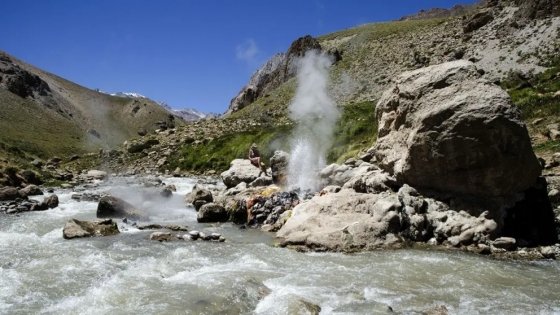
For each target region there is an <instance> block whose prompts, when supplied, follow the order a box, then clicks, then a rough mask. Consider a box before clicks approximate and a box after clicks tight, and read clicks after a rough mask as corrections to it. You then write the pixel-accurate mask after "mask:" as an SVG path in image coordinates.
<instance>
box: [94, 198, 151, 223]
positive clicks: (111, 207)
mask: <svg viewBox="0 0 560 315" xmlns="http://www.w3.org/2000/svg"><path fill="white" fill-rule="evenodd" d="M97 217H98V218H118V219H122V218H128V219H133V220H142V221H147V220H148V219H149V217H148V215H147V214H146V213H144V212H142V211H141V210H139V209H137V208H135V207H134V206H133V205H131V204H129V203H128V202H126V201H124V200H122V199H120V198H118V197H115V196H111V195H107V196H103V197H102V198H101V199H100V200H99V204H98V205H97Z"/></svg>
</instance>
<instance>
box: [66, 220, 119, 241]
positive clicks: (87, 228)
mask: <svg viewBox="0 0 560 315" xmlns="http://www.w3.org/2000/svg"><path fill="white" fill-rule="evenodd" d="M119 233H120V232H119V229H118V227H117V223H116V222H115V221H113V220H111V219H109V220H102V221H96V222H90V221H79V220H76V219H70V220H68V222H66V224H65V225H64V229H63V231H62V234H63V237H64V238H65V239H72V238H80V237H95V236H110V235H117V234H119Z"/></svg>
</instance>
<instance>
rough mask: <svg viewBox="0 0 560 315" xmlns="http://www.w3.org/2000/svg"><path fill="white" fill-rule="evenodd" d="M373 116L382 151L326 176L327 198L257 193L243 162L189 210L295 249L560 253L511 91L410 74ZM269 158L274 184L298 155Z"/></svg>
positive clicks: (444, 74)
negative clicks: (423, 247)
mask: <svg viewBox="0 0 560 315" xmlns="http://www.w3.org/2000/svg"><path fill="white" fill-rule="evenodd" d="M376 117H377V122H378V138H377V141H376V143H375V145H374V146H373V147H372V148H371V149H369V150H368V151H367V152H363V153H362V154H360V156H359V158H358V159H354V158H352V159H349V160H347V161H346V162H345V163H344V164H342V165H338V164H332V165H329V166H327V167H326V168H325V169H323V170H322V171H321V172H320V173H319V174H318V177H319V179H318V180H319V181H320V183H321V184H322V186H323V187H324V188H323V189H322V190H321V191H319V192H317V193H315V194H314V196H312V197H313V198H311V199H309V198H307V197H306V196H305V194H303V193H302V192H299V191H297V190H290V189H288V190H286V189H285V188H281V187H279V186H276V185H274V184H273V185H270V183H268V182H265V181H263V183H262V185H260V184H257V183H258V178H255V177H254V176H253V175H252V173H256V172H258V169H257V168H256V167H253V166H251V165H250V164H248V162H247V168H242V167H240V165H242V164H243V163H244V162H243V161H241V160H239V161H234V162H232V164H231V168H230V170H228V171H226V172H224V173H223V174H222V180H223V182H224V184H225V187H223V186H222V187H221V188H220V186H216V185H210V186H213V187H209V186H204V185H197V187H195V190H193V193H192V195H191V196H190V197H189V198H188V200H187V202H189V203H193V204H194V206H195V209H197V210H198V211H199V222H213V221H214V220H216V221H233V222H236V223H241V224H249V225H252V226H258V227H261V228H262V229H263V230H265V231H278V232H277V236H278V237H279V238H281V239H282V243H281V244H282V246H290V247H294V248H298V249H313V250H318V251H345V252H348V251H358V250H371V249H376V248H400V247H403V246H407V245H409V244H415V243H425V244H429V245H445V246H448V247H457V248H465V249H469V250H471V251H474V252H479V253H493V254H496V255H500V254H504V253H507V252H508V251H512V250H515V249H517V250H518V252H519V253H520V254H519V255H521V256H523V255H526V256H527V257H531V258H534V257H541V258H542V257H547V258H548V257H553V256H554V255H556V254H560V247H559V246H555V245H554V244H555V243H556V242H557V240H558V238H557V233H556V231H555V226H554V214H553V211H552V207H551V204H550V201H549V198H548V193H547V182H546V179H545V178H544V177H542V176H541V171H542V165H541V163H540V162H539V161H538V159H537V157H536V156H535V154H534V152H533V151H532V148H531V143H530V139H529V135H528V132H527V129H526V126H525V125H524V124H523V122H522V120H521V119H520V114H519V112H518V111H517V109H516V108H514V107H513V106H512V103H511V101H510V99H509V97H508V95H507V93H505V92H504V91H503V90H502V89H500V88H499V87H498V86H495V85H494V84H493V83H491V82H488V81H487V80H485V79H483V78H482V77H481V75H480V73H479V72H478V71H477V69H476V67H475V66H474V64H472V63H471V62H467V61H454V62H450V63H445V64H442V65H438V66H432V67H427V68H422V69H419V70H415V71H411V72H407V73H404V74H402V75H401V76H399V77H398V78H397V80H396V81H395V83H394V85H393V86H392V87H390V88H389V89H388V90H387V91H386V92H385V93H384V94H383V97H382V98H381V99H380V101H379V102H378V105H377V109H376ZM276 155H277V156H286V153H282V152H277V154H276ZM272 160H273V162H272V163H271V164H272V165H271V167H272V169H273V170H274V171H275V172H273V174H275V173H276V174H284V173H282V172H283V169H284V170H285V166H286V165H287V163H285V161H286V160H289V156H288V157H287V158H284V159H272ZM276 160H279V162H276ZM250 167H252V169H251V168H250ZM278 178H279V176H275V178H274V180H273V181H276V182H278ZM197 196H198V197H197ZM308 199H309V200H308ZM204 207H207V208H208V209H212V211H206V209H207V208H204ZM201 210H203V211H202V212H201ZM207 213H208V214H207ZM210 213H211V215H210ZM218 213H219V215H217V214H218ZM541 245H551V246H550V247H547V246H545V247H540V248H536V246H541ZM527 247H533V248H534V249H526V248H527Z"/></svg>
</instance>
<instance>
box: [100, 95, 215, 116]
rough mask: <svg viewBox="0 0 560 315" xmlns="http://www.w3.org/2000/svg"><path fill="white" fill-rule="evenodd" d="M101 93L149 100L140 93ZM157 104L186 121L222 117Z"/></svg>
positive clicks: (161, 103)
mask: <svg viewBox="0 0 560 315" xmlns="http://www.w3.org/2000/svg"><path fill="white" fill-rule="evenodd" d="M97 91H98V92H100V93H104V94H109V95H112V96H117V97H126V98H146V99H147V98H148V97H146V96H144V95H142V94H139V93H129V92H117V93H107V92H103V91H100V90H97ZM155 102H156V103H158V104H159V105H160V106H161V107H163V108H165V109H167V111H169V112H170V113H172V114H174V115H176V116H179V117H181V118H183V119H184V120H186V121H197V120H201V119H214V118H218V117H220V115H218V114H215V113H209V114H206V113H203V112H201V111H198V110H196V109H193V108H182V109H173V108H172V107H171V106H169V105H168V104H167V103H165V102H158V101H155Z"/></svg>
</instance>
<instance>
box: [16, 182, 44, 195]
mask: <svg viewBox="0 0 560 315" xmlns="http://www.w3.org/2000/svg"><path fill="white" fill-rule="evenodd" d="M19 193H20V194H21V195H25V196H40V195H43V191H42V190H41V188H39V187H37V186H35V185H27V186H26V187H25V188H23V189H20V190H19Z"/></svg>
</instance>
